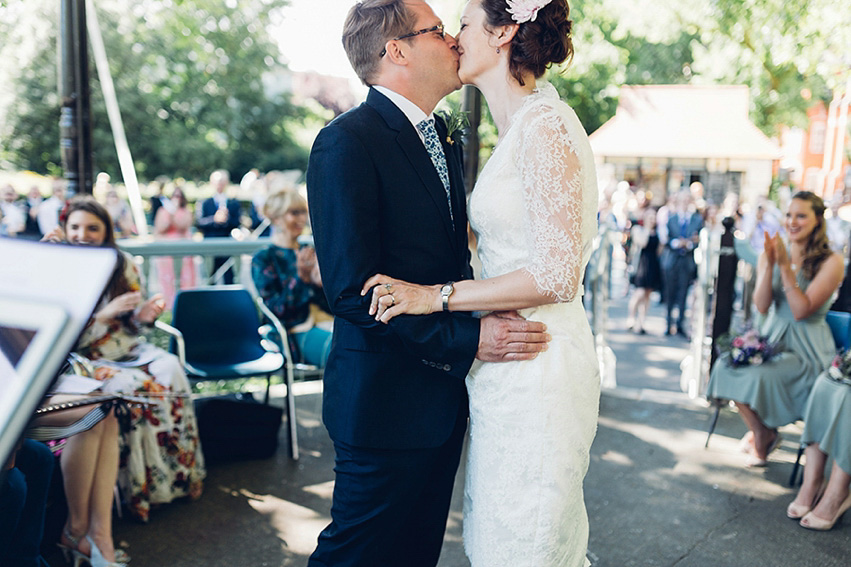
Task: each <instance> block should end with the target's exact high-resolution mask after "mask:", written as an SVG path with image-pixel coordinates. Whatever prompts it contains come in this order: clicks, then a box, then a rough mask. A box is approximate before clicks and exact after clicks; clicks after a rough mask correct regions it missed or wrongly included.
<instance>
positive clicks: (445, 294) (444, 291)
mask: <svg viewBox="0 0 851 567" xmlns="http://www.w3.org/2000/svg"><path fill="white" fill-rule="evenodd" d="M454 291H455V282H446V283H445V284H443V286H441V288H440V298H441V299H442V300H443V310H444V311H449V296H450V295H452V292H454Z"/></svg>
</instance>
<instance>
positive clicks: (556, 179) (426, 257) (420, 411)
mask: <svg viewBox="0 0 851 567" xmlns="http://www.w3.org/2000/svg"><path fill="white" fill-rule="evenodd" d="M570 31H571V21H570V19H569V7H568V4H567V1H566V0H470V2H468V3H467V5H466V7H465V9H464V13H463V16H462V18H461V27H460V31H459V33H458V36H457V37H452V36H451V35H450V34H448V33H446V31H445V30H444V26H443V22H441V20H440V19H439V18H438V17H437V15H436V14H435V13H434V12H433V11H432V9H431V8H430V7H429V5H428V4H427V3H426V2H424V1H422V0H363V1H361V2H359V3H357V4H356V5H355V6H353V7H352V8H351V10H350V12H349V14H348V16H347V19H346V23H345V25H344V29H343V46H344V47H345V50H346V54H347V55H348V58H349V61H350V62H351V64H352V67H353V68H354V70H355V72H356V73H357V75H358V76H359V77H360V79H361V80H362V81H363V82H364V83H365V84H366V85H368V86H369V87H370V89H369V94H368V96H367V98H366V101H365V102H364V103H363V104H361V105H360V106H358V107H356V108H354V109H352V110H350V111H349V112H347V113H345V114H343V115H341V116H339V117H338V118H336V119H335V120H334V121H332V122H331V123H330V124H328V125H327V126H326V127H325V128H324V129H323V130H322V131H321V132H320V133H319V135H318V136H317V138H316V141H315V143H314V145H313V148H312V150H311V154H310V162H309V165H308V170H307V190H308V200H309V204H310V216H311V221H312V226H313V232H314V238H315V243H316V252H317V257H318V262H319V266H320V270H321V273H322V281H323V283H324V287H325V294H326V296H327V298H328V302H329V305H330V307H331V310H332V312H333V314H334V315H335V317H336V319H335V326H334V337H333V344H332V347H331V353H330V356H329V359H328V363H327V366H326V369H325V378H324V379H325V389H324V401H323V418H324V421H325V425H326V427H327V429H328V431H329V433H330V436H331V439H332V441H333V443H334V448H335V451H336V466H335V472H336V482H335V486H334V494H333V503H332V508H331V518H332V521H331V524H330V525H329V526H328V527H327V528H326V529H325V530H323V532H322V533H321V534H320V536H319V543H318V547H317V548H316V550H315V551H314V553H313V554H312V556H311V558H310V562H309V564H308V565H309V566H311V567H321V566H324V567H341V566H347V567H349V566H351V567H353V566H359V567H426V566H428V567H433V566H434V565H436V564H437V561H438V557H439V555H440V549H441V545H442V542H443V536H444V531H445V528H446V521H447V516H448V512H449V506H450V497H451V493H452V486H453V482H454V478H455V474H456V471H457V468H458V464H459V460H460V456H461V452H462V445H463V440H464V437H465V432H466V430H467V420H468V418H469V420H470V441H469V450H468V461H467V467H466V474H467V476H466V483H465V499H464V548H465V551H466V553H467V555H468V556H469V558H470V561H471V563H472V565H473V567H523V566H527V567H556V566H559V567H582V566H584V565H587V564H588V562H587V559H586V557H585V556H586V550H587V544H588V520H587V514H586V511H585V503H584V499H583V493H582V483H583V479H584V477H585V473H586V471H587V469H588V462H589V450H590V446H591V442H592V440H593V438H594V435H595V432H596V426H597V412H598V406H599V396H600V377H599V369H598V366H597V358H596V353H595V348H594V338H593V336H592V333H591V329H590V327H589V325H588V322H587V318H586V315H585V310H584V307H583V304H582V297H581V295H582V278H583V273H584V269H585V265H586V264H587V262H588V258H589V256H590V254H591V248H592V244H591V243H592V239H593V238H594V235H595V234H596V232H597V223H596V211H597V185H596V175H595V171H594V160H593V156H592V153H591V148H590V145H589V143H588V137H587V135H586V133H585V131H584V129H583V127H582V125H581V124H580V122H579V120H578V119H577V117H576V114H575V113H574V112H573V110H572V109H571V108H570V107H569V106H567V105H566V104H565V103H563V102H562V101H561V100H559V97H558V94H557V92H556V90H555V89H554V88H553V87H552V86H551V85H550V84H548V83H546V82H543V81H539V79H540V78H541V77H542V76H543V75H544V72H545V71H546V69H547V68H548V67H549V66H550V65H551V64H560V63H562V62H564V61H566V60H568V59H570V57H571V56H572V54H573V46H572V42H571V35H570ZM462 84H471V85H475V86H476V87H477V88H478V89H479V90H480V91H481V92H482V93H483V94H484V97H485V99H486V100H487V103H488V106H489V108H490V112H491V115H492V116H493V119H494V122H495V124H496V126H497V128H498V131H499V141H498V143H497V145H496V148H495V149H494V152H493V154H492V156H491V157H490V159H489V160H488V162H487V164H486V165H485V167H484V169H483V170H482V172H481V175H480V176H479V178H478V181H477V183H476V186H475V189H474V190H473V192H472V195H471V197H470V200H469V205H468V204H467V202H466V199H465V194H464V180H463V173H462V167H461V148H460V144H454V143H452V141H451V139H450V138H449V136H448V132H447V125H446V124H445V123H444V121H443V119H442V118H440V117H439V116H435V115H434V113H433V111H434V108H435V106H436V105H437V104H438V102H440V100H441V99H442V98H443V97H445V96H446V95H447V94H449V93H451V92H453V91H455V90H457V89H459V88H460V87H461V85H462ZM468 209H469V223H470V226H471V227H472V229H473V231H474V232H475V234H476V237H477V246H478V249H477V250H478V256H479V258H480V259H481V262H482V279H479V280H474V279H473V274H472V269H471V267H470V258H471V254H470V251H469V248H468V243H467V223H468ZM474 312H479V315H478V316H476V315H474Z"/></svg>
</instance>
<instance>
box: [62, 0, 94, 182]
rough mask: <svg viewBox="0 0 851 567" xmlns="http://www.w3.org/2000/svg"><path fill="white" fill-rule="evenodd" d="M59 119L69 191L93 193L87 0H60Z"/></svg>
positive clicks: (63, 160)
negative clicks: (60, 105) (60, 106)
mask: <svg viewBox="0 0 851 567" xmlns="http://www.w3.org/2000/svg"><path fill="white" fill-rule="evenodd" d="M59 20H60V34H59V51H60V57H59V61H60V68H59V76H60V81H59V84H60V92H59V96H60V100H61V103H62V108H61V111H60V118H59V131H60V134H59V135H60V140H59V147H60V151H61V154H62V169H63V172H64V177H65V179H66V180H67V181H68V193H69V194H70V195H73V194H75V193H91V192H92V179H93V175H92V137H91V107H90V100H89V62H88V42H87V40H86V8H85V0H61V4H60V8H59Z"/></svg>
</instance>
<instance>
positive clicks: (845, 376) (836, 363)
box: [827, 349, 851, 386]
mask: <svg viewBox="0 0 851 567" xmlns="http://www.w3.org/2000/svg"><path fill="white" fill-rule="evenodd" d="M827 375H828V377H829V378H830V379H831V380H833V381H835V382H841V383H843V384H848V385H849V386H851V350H848V349H843V350H842V351H840V352H839V354H837V355H836V356H835V357H834V358H833V362H832V363H831V364H830V368H828V369H827Z"/></svg>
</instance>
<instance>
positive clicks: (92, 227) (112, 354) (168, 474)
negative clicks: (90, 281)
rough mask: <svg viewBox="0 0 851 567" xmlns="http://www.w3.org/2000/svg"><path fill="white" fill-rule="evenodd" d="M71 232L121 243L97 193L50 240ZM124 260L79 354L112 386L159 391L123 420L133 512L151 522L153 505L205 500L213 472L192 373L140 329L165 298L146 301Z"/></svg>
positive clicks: (78, 203)
mask: <svg viewBox="0 0 851 567" xmlns="http://www.w3.org/2000/svg"><path fill="white" fill-rule="evenodd" d="M72 222H73V226H71V223H72ZM72 229H73V230H72ZM66 232H67V233H68V242H69V243H70V244H72V245H78V246H101V247H109V248H116V244H115V237H114V232H113V228H112V222H111V221H110V218H109V213H107V211H106V209H105V208H104V207H103V206H101V205H100V204H99V203H98V202H97V201H96V200H95V199H94V198H92V197H90V196H79V197H76V198H74V199H73V200H72V201H71V202H70V203H69V205H68V209H67V212H66V214H65V216H64V222H63V223H62V228H60V229H57V230H56V231H54V232H53V233H51V234H49V235H48V236H47V237H46V239H48V240H52V241H58V242H63V241H65V239H66V236H65V233H66ZM116 249H117V248H116ZM118 258H119V262H118V267H117V268H116V271H115V274H114V275H113V277H112V279H111V280H110V283H109V285H108V287H107V290H106V292H105V293H104V296H103V298H102V299H101V303H100V304H99V306H98V307H97V309H96V311H95V314H94V316H93V317H92V319H91V321H90V322H89V324H88V325H87V326H86V329H85V330H84V331H83V334H82V336H81V338H80V341H79V343H78V345H77V347H76V352H77V354H79V355H81V356H84V357H86V358H88V359H89V360H91V361H92V363H93V366H94V368H95V378H97V379H98V380H102V381H103V382H104V384H103V386H102V388H101V390H103V391H104V392H123V393H135V394H145V395H149V396H151V398H150V399H151V404H149V405H147V406H132V407H131V408H130V410H129V411H130V416H129V419H128V420H125V421H124V423H123V424H122V432H121V435H120V469H119V474H118V482H119V486H120V487H121V490H122V495H123V497H124V500H125V501H126V503H127V506H128V507H129V509H130V511H131V513H132V514H133V515H134V516H136V517H137V518H139V519H140V520H142V521H147V520H148V517H149V513H150V509H151V505H153V504H163V503H166V502H170V501H172V500H173V499H175V498H179V497H182V496H190V497H191V498H193V499H195V498H198V497H199V496H200V495H201V491H202V486H203V484H202V481H203V479H204V477H205V475H206V472H205V469H204V459H203V456H202V454H201V446H200V441H199V437H198V425H197V422H196V419H195V413H194V411H193V407H192V400H191V399H190V397H189V395H190V386H189V381H188V380H187V378H186V374H185V373H184V372H183V369H182V368H181V367H180V362H179V361H178V359H177V357H176V356H174V355H172V354H169V353H167V352H165V351H164V350H162V349H161V348H158V347H156V346H154V345H152V344H149V343H147V342H145V340H144V338H142V337H141V335H140V327H141V326H145V325H150V324H152V323H153V322H154V320H155V319H156V318H157V317H158V316H159V315H160V314H161V313H162V311H163V300H162V297H161V296H154V297H152V298H151V299H149V300H147V301H145V300H143V297H142V293H141V291H140V289H141V285H140V278H139V272H138V270H137V269H136V266H135V265H134V264H133V262H132V259H131V258H130V257H129V256H127V255H126V254H123V253H119V255H118Z"/></svg>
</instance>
